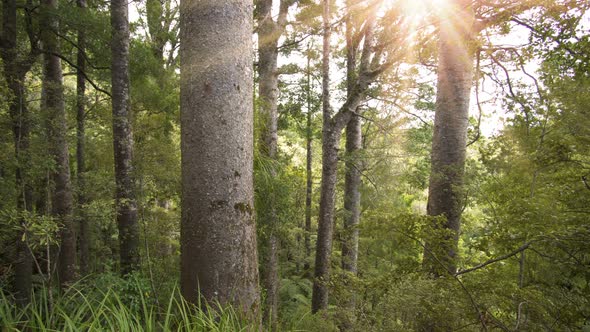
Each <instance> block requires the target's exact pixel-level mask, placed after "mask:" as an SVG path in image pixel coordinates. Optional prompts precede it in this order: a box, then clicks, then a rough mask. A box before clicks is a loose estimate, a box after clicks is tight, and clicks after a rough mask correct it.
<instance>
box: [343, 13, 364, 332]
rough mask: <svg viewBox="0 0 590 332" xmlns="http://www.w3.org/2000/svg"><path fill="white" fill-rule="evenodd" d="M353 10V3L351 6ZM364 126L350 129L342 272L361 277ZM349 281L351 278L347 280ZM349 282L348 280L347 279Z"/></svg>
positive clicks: (355, 119)
mask: <svg viewBox="0 0 590 332" xmlns="http://www.w3.org/2000/svg"><path fill="white" fill-rule="evenodd" d="M348 5H349V7H351V5H352V4H351V2H348ZM352 22H353V20H352V13H349V14H348V17H347V19H346V81H347V82H346V83H347V96H349V97H350V95H351V94H352V93H353V90H354V82H355V75H356V46H355V45H354V42H353V29H354V27H353V23H352ZM361 129H362V122H361V118H360V117H359V116H356V115H353V116H352V118H351V119H350V121H349V122H348V124H347V125H346V158H345V164H346V165H345V166H346V167H345V168H346V174H345V178H344V212H345V215H344V225H343V226H344V229H343V236H342V269H343V270H344V271H346V272H349V273H351V274H352V275H356V274H357V261H358V241H359V230H358V225H359V222H360V214H361V194H360V186H361V165H360V159H359V152H360V150H361V147H362V132H361ZM345 278H347V276H345ZM345 280H346V279H345ZM353 292H354V290H352V291H351V290H349V291H348V292H345V294H350V297H348V298H346V299H344V302H345V303H344V307H345V308H346V309H347V310H346V311H347V314H346V317H345V319H344V321H343V324H342V326H341V330H343V331H346V330H350V329H351V328H352V326H353V323H354V316H355V298H354V294H353Z"/></svg>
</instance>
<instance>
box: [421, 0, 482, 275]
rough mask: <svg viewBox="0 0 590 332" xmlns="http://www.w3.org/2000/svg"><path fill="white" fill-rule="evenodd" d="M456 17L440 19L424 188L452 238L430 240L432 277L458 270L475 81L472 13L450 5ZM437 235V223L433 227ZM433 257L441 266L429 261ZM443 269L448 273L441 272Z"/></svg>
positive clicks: (461, 0) (460, 2)
mask: <svg viewBox="0 0 590 332" xmlns="http://www.w3.org/2000/svg"><path fill="white" fill-rule="evenodd" d="M449 6H452V8H454V10H452V11H451V10H449V12H453V13H454V14H453V15H455V16H456V18H454V19H452V20H450V19H449V20H441V25H440V32H439V45H438V49H439V60H438V62H439V63H438V82H437V95H436V112H435V119H434V136H433V140H432V154H431V159H432V161H431V163H432V167H431V175H430V185H429V188H428V206H427V212H428V215H429V216H442V217H444V218H445V220H444V222H443V224H442V231H443V232H445V231H450V233H451V234H450V235H444V236H442V238H440V239H437V240H434V241H428V243H427V245H426V249H425V252H424V261H423V265H424V269H425V271H427V272H428V273H430V274H431V275H433V276H435V277H436V276H443V275H446V274H448V273H455V272H456V269H457V268H456V258H457V246H458V240H459V232H460V225H461V210H462V204H463V195H464V193H463V174H464V169H465V151H466V145H467V127H468V120H469V97H470V91H471V86H472V80H473V77H472V76H473V58H474V53H473V51H472V48H473V45H471V43H472V41H473V36H474V34H475V32H474V31H473V22H474V15H473V12H472V9H471V6H470V5H469V1H467V0H455V1H454V2H451V3H449ZM434 229H435V230H436V231H437V232H438V231H440V230H441V225H434ZM432 254H434V255H436V256H437V257H438V259H439V260H440V261H441V262H442V263H443V265H444V266H440V265H441V264H440V263H438V261H437V260H436V259H435V258H434V257H432ZM445 270H446V271H445Z"/></svg>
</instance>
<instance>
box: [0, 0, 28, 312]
mask: <svg viewBox="0 0 590 332" xmlns="http://www.w3.org/2000/svg"><path fill="white" fill-rule="evenodd" d="M0 36H1V42H0V56H1V57H2V62H3V64H4V68H3V70H4V77H5V79H6V85H7V87H8V89H9V90H10V93H11V96H10V97H11V98H10V100H9V101H8V102H9V111H10V117H11V120H12V132H13V138H14V157H15V160H16V161H17V162H16V167H15V184H16V193H17V198H16V207H17V210H18V211H25V210H26V211H31V210H32V209H31V207H32V189H31V184H30V179H29V178H28V176H27V172H26V171H25V169H26V168H25V167H26V165H28V164H29V131H30V129H29V128H30V119H29V110H28V109H27V104H26V96H25V88H24V81H25V75H26V73H27V72H28V71H29V70H30V68H31V66H32V64H33V61H34V60H35V58H36V55H34V54H33V53H34V50H31V54H30V55H29V57H28V59H24V60H23V59H19V58H18V53H17V7H16V1H7V0H3V1H2V33H1V34H0ZM21 226H23V227H22V229H21V230H19V231H17V232H16V234H14V241H15V249H14V252H13V253H12V255H13V257H11V260H12V262H11V263H12V264H13V266H14V278H13V281H12V288H13V291H14V296H15V299H16V301H17V303H18V304H19V305H26V304H27V303H29V302H30V300H31V275H32V272H33V268H32V264H33V258H32V256H31V254H30V251H29V249H28V247H27V245H26V243H25V242H24V241H23V240H22V238H23V231H24V224H23V223H22V222H21Z"/></svg>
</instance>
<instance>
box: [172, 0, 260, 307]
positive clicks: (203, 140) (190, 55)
mask: <svg viewBox="0 0 590 332" xmlns="http://www.w3.org/2000/svg"><path fill="white" fill-rule="evenodd" d="M180 13H181V15H180V16H181V29H180V32H181V40H182V41H183V42H182V44H181V48H180V59H181V82H180V84H181V91H180V92H181V96H180V102H181V105H180V110H181V152H182V223H181V290H182V295H183V296H184V297H185V298H186V299H187V300H189V301H191V302H193V303H197V302H198V301H199V296H202V297H203V298H204V299H205V300H206V301H207V302H209V303H211V304H213V303H215V302H216V301H218V302H219V303H220V304H221V305H227V304H233V305H235V306H239V307H240V308H241V310H242V311H243V312H246V313H248V314H252V315H254V316H253V317H255V316H256V315H257V313H258V308H259V300H260V296H259V289H258V257H257V251H256V226H255V219H254V211H253V195H254V190H253V174H252V172H253V94H252V90H253V80H252V70H253V69H252V39H251V38H252V36H251V31H252V1H251V0H241V1H227V0H222V1H219V0H185V1H183V2H181V8H180Z"/></svg>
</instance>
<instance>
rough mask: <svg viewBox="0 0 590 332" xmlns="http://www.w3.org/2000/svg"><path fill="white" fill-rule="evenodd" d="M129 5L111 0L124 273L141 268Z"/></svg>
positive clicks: (117, 189) (117, 177) (117, 183)
mask: <svg viewBox="0 0 590 332" xmlns="http://www.w3.org/2000/svg"><path fill="white" fill-rule="evenodd" d="M128 15H129V8H128V6H127V1H125V0H113V1H111V33H112V42H111V54H112V68H111V79H112V102H113V145H114V154H115V182H116V187H117V188H116V205H117V226H118V228H119V247H120V249H119V255H120V262H121V274H122V275H126V274H129V273H131V272H133V271H135V270H137V269H138V268H139V225H138V223H137V201H136V194H135V184H134V181H133V136H132V135H133V134H132V131H131V124H130V121H131V119H130V117H131V114H130V113H131V112H130V104H129V98H130V97H129V17H128Z"/></svg>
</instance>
